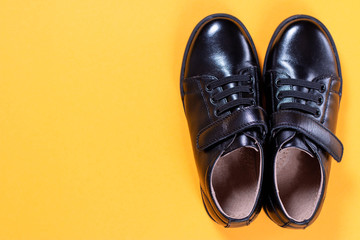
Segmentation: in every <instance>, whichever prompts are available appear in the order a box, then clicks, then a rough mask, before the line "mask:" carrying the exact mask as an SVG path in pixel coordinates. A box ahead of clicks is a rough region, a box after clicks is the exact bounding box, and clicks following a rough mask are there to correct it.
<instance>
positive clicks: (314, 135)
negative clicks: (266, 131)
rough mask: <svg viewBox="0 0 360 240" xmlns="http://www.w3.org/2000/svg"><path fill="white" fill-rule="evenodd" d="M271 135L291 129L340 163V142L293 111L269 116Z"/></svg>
mask: <svg viewBox="0 0 360 240" xmlns="http://www.w3.org/2000/svg"><path fill="white" fill-rule="evenodd" d="M271 127H272V129H271V134H272V135H273V134H275V133H276V132H277V131H278V130H280V129H293V130H296V131H298V132H301V133H302V134H304V135H305V136H306V137H308V138H309V139H311V140H312V141H314V143H315V144H318V145H319V146H320V147H321V148H322V149H324V150H325V151H326V152H328V153H329V154H330V155H331V156H332V157H333V158H334V159H335V160H336V161H338V162H340V161H341V158H342V155H343V151H344V148H343V145H342V143H341V142H340V140H339V139H338V138H337V137H336V136H335V135H334V134H333V133H332V132H331V131H330V130H329V129H327V128H326V127H324V126H323V125H322V124H321V123H319V122H317V121H316V120H314V119H312V118H311V117H309V116H307V115H305V114H301V113H298V112H293V111H286V110H285V111H279V112H276V113H273V114H272V116H271Z"/></svg>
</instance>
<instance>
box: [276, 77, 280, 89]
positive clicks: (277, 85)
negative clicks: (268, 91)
mask: <svg viewBox="0 0 360 240" xmlns="http://www.w3.org/2000/svg"><path fill="white" fill-rule="evenodd" d="M279 82H280V80H279V79H278V80H276V81H275V86H276V87H278V88H279V87H280V84H279Z"/></svg>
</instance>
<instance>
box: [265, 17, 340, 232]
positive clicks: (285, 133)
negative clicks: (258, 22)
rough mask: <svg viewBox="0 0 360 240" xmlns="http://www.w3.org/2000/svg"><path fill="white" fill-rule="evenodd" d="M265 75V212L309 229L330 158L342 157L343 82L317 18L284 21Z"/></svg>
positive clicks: (270, 50) (327, 36) (281, 221)
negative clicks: (339, 123) (267, 120)
mask: <svg viewBox="0 0 360 240" xmlns="http://www.w3.org/2000/svg"><path fill="white" fill-rule="evenodd" d="M263 76H264V78H265V84H266V86H267V96H266V97H267V112H268V114H269V116H270V114H271V119H270V121H271V136H270V146H271V147H270V149H271V150H270V151H271V155H270V156H272V159H269V166H267V167H266V171H269V172H267V173H269V179H267V180H268V181H267V183H269V186H268V187H267V189H268V193H267V199H266V205H265V207H264V209H265V211H266V213H267V214H268V216H269V217H270V218H271V219H272V220H273V221H274V222H275V223H277V224H278V225H280V226H282V227H289V228H305V227H307V226H308V225H310V224H311V223H313V222H314V220H315V219H316V217H317V216H318V215H319V212H320V209H321V206H322V204H323V201H324V198H325V192H326V186H327V182H328V178H329V172H330V165H331V157H333V158H334V159H335V160H336V161H338V162H340V160H341V158H342V154H343V146H342V144H341V142H340V141H339V140H338V139H337V138H336V136H335V135H334V133H335V129H336V121H337V115H338V110H339V105H340V98H341V90H342V77H341V70H340V62H339V57H338V54H337V51H336V47H335V44H334V41H333V39H332V37H331V36H330V33H329V31H328V30H327V29H326V28H325V26H324V25H323V24H322V23H321V22H319V21H318V20H317V19H315V18H313V17H309V16H304V15H297V16H293V17H290V18H288V19H286V20H285V21H284V22H282V23H281V24H280V26H279V27H278V28H277V29H276V31H275V33H274V35H273V37H272V39H271V42H270V44H269V47H268V50H267V53H266V57H265V63H264V74H263Z"/></svg>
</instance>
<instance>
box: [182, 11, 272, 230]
mask: <svg viewBox="0 0 360 240" xmlns="http://www.w3.org/2000/svg"><path fill="white" fill-rule="evenodd" d="M259 71H260V68H259V63H258V58H257V54H256V50H255V46H254V44H253V42H252V39H251V37H250V35H249V33H248V32H247V30H246V28H245V27H244V25H243V24H242V23H241V22H240V21H239V20H238V19H236V18H235V17H233V16H229V15H225V14H215V15H211V16H208V17H206V18H205V19H203V20H202V21H201V22H200V23H199V24H198V25H197V26H196V27H195V29H194V31H193V32H192V34H191V36H190V39H189V41H188V44H187V47H186V50H185V54H184V59H183V65H182V69H181V78H180V88H181V97H182V100H183V105H184V110H185V114H186V117H187V120H188V126H189V130H190V135H191V140H192V146H193V152H194V156H195V160H196V165H197V168H198V173H199V177H200V187H201V195H202V199H203V202H204V205H205V208H206V210H207V212H208V214H209V216H210V217H211V218H212V219H213V220H214V221H216V222H217V223H219V224H221V225H223V226H225V227H238V226H242V225H247V224H249V223H250V222H251V221H252V220H253V219H254V218H255V216H256V215H257V214H258V213H259V211H260V209H261V204H260V189H261V187H262V186H261V185H262V180H263V169H264V163H263V162H264V160H263V156H264V155H263V147H262V145H263V141H264V138H265V135H266V132H267V126H266V121H265V112H264V110H263V109H262V108H261V107H260V106H259V105H260V93H259V91H260V90H259V81H258V79H259V76H260V73H259Z"/></svg>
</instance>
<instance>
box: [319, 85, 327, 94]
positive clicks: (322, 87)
mask: <svg viewBox="0 0 360 240" xmlns="http://www.w3.org/2000/svg"><path fill="white" fill-rule="evenodd" d="M325 90H326V86H325V84H324V83H321V87H320V92H321V93H323V92H325Z"/></svg>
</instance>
